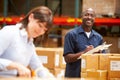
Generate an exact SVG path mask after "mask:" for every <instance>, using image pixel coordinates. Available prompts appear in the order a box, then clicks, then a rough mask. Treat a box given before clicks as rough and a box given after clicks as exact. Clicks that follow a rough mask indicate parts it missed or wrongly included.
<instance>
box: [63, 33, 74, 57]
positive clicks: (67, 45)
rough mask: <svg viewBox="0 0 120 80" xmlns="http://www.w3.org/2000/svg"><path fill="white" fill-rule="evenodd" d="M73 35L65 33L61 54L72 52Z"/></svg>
mask: <svg viewBox="0 0 120 80" xmlns="http://www.w3.org/2000/svg"><path fill="white" fill-rule="evenodd" d="M74 44H75V42H74V36H73V35H72V33H67V34H66V36H65V40H64V54H63V56H65V55H67V54H68V53H74V47H75V46H74Z"/></svg>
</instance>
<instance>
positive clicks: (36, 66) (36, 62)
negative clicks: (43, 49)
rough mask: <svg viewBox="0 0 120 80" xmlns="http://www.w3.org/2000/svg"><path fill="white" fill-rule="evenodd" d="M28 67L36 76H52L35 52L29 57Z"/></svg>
mask: <svg viewBox="0 0 120 80" xmlns="http://www.w3.org/2000/svg"><path fill="white" fill-rule="evenodd" d="M30 67H31V69H32V70H34V71H35V74H36V77H41V78H45V77H46V78H47V77H54V76H53V75H52V74H51V73H50V72H49V70H48V69H47V68H46V67H44V66H43V64H42V63H41V61H40V59H39V58H38V56H37V54H36V53H34V54H33V56H32V58H31V61H30Z"/></svg>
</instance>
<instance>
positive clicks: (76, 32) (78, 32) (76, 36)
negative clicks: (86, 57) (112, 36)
mask: <svg viewBox="0 0 120 80" xmlns="http://www.w3.org/2000/svg"><path fill="white" fill-rule="evenodd" d="M64 41H65V42H64V54H63V56H65V55H67V54H69V53H73V54H76V53H78V52H81V51H83V50H85V48H86V46H87V45H93V46H94V47H97V46H98V45H101V44H102V43H103V38H102V36H101V35H100V34H99V33H97V32H96V31H94V30H91V34H90V37H89V38H88V37H87V35H86V33H85V32H84V30H83V28H82V27H81V26H79V27H76V28H74V29H73V30H71V31H70V32H68V33H67V34H66V36H65V40H64ZM80 72H81V60H78V61H76V62H72V63H66V70H65V77H80Z"/></svg>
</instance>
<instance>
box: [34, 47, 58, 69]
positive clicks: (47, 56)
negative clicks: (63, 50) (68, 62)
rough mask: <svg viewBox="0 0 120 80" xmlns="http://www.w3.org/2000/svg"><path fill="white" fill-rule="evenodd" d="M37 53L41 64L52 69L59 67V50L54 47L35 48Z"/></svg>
mask: <svg viewBox="0 0 120 80" xmlns="http://www.w3.org/2000/svg"><path fill="white" fill-rule="evenodd" d="M36 52H37V55H38V57H39V59H40V60H41V62H42V63H43V65H44V66H45V67H47V68H50V69H53V68H56V67H60V52H59V50H58V49H54V48H36Z"/></svg>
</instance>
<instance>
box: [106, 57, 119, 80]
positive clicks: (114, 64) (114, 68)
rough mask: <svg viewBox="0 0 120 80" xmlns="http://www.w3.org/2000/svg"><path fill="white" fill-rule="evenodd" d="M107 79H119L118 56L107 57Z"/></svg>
mask: <svg viewBox="0 0 120 80" xmlns="http://www.w3.org/2000/svg"><path fill="white" fill-rule="evenodd" d="M108 78H109V79H110V78H120V56H109V70H108Z"/></svg>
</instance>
